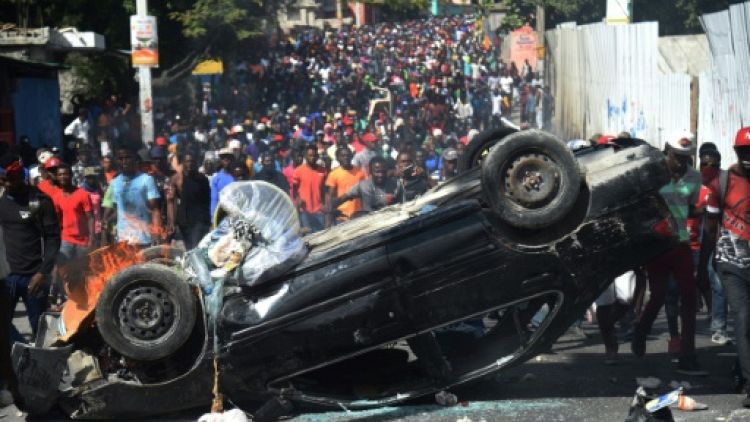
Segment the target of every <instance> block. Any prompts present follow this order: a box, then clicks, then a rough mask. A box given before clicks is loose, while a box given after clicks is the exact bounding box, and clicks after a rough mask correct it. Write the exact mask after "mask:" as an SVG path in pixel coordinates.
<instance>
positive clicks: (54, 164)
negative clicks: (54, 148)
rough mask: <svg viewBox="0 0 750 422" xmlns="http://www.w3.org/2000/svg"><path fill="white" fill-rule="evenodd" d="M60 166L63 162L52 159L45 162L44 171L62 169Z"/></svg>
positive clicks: (55, 158)
mask: <svg viewBox="0 0 750 422" xmlns="http://www.w3.org/2000/svg"><path fill="white" fill-rule="evenodd" d="M60 164H62V161H60V159H59V158H57V157H50V158H49V159H48V160H47V161H45V162H44V169H45V170H49V169H53V168H56V167H60Z"/></svg>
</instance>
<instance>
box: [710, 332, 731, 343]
mask: <svg viewBox="0 0 750 422" xmlns="http://www.w3.org/2000/svg"><path fill="white" fill-rule="evenodd" d="M731 342H732V339H730V338H729V337H728V336H727V335H726V334H724V333H722V332H721V331H717V332H715V333H714V334H713V335H712V336H711V343H716V344H718V345H720V346H724V345H727V344H729V343H731Z"/></svg>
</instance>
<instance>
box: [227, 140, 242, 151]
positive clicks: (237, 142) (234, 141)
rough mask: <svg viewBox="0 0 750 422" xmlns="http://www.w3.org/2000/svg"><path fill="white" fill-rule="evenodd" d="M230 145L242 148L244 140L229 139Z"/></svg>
mask: <svg viewBox="0 0 750 422" xmlns="http://www.w3.org/2000/svg"><path fill="white" fill-rule="evenodd" d="M228 146H229V148H230V149H240V148H242V142H240V141H239V140H237V139H232V140H231V141H229V144H228Z"/></svg>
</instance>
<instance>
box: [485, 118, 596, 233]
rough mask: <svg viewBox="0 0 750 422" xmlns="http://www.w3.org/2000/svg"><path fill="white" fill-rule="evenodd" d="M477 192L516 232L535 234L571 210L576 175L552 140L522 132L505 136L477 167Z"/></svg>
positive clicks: (571, 161)
mask: <svg viewBox="0 0 750 422" xmlns="http://www.w3.org/2000/svg"><path fill="white" fill-rule="evenodd" d="M481 178H482V192H483V195H484V197H485V199H486V200H487V202H488V204H489V206H490V208H491V209H492V211H493V212H494V213H495V214H496V215H497V216H498V217H499V218H500V219H501V220H502V221H503V222H505V223H507V224H509V225H511V226H513V227H516V228H521V229H534V230H536V229H541V228H544V227H548V226H550V225H552V224H554V223H556V222H558V221H560V220H562V219H563V218H564V217H565V216H566V215H567V214H568V212H570V210H571V209H572V208H573V206H574V205H575V203H576V199H577V197H578V194H579V191H580V187H581V173H580V169H579V167H578V162H577V161H576V159H575V156H574V155H573V153H572V152H571V151H570V150H569V149H568V148H567V146H566V145H565V143H563V142H562V141H561V140H560V139H558V138H557V137H555V136H553V135H551V134H549V133H546V132H543V131H540V130H527V131H523V132H517V133H514V134H511V135H508V136H506V137H505V138H503V139H502V142H499V143H498V144H497V145H496V146H495V147H493V148H492V149H491V150H490V152H489V154H488V155H487V157H486V158H485V159H484V160H483V162H482V174H481Z"/></svg>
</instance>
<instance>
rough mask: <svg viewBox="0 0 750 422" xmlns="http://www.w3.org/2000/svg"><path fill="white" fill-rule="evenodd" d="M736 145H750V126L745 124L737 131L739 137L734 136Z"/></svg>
mask: <svg viewBox="0 0 750 422" xmlns="http://www.w3.org/2000/svg"><path fill="white" fill-rule="evenodd" d="M734 147H735V148H737V147H750V126H745V127H743V128H742V129H740V130H739V131H737V137H736V138H734Z"/></svg>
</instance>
